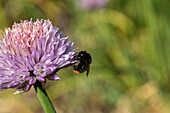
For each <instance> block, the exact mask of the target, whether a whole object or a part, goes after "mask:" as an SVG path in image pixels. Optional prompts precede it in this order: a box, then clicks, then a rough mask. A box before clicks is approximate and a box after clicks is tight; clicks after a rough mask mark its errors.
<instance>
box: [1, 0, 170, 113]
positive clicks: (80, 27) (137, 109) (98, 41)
mask: <svg viewBox="0 0 170 113" xmlns="http://www.w3.org/2000/svg"><path fill="white" fill-rule="evenodd" d="M169 6H170V2H169V1H168V0H1V1H0V29H2V31H4V28H5V27H11V26H12V24H13V23H14V22H20V20H25V19H27V20H30V19H31V18H32V19H33V20H34V21H35V20H36V19H37V18H38V19H50V20H51V21H52V23H53V25H54V26H57V27H59V28H60V30H61V31H63V30H64V31H65V34H66V35H68V36H69V40H71V41H74V42H75V47H79V50H86V51H88V52H89V53H90V54H91V56H92V58H93V62H92V64H91V68H90V74H89V77H88V78H87V77H86V73H83V74H76V73H74V72H73V70H72V68H71V67H69V68H66V69H63V70H61V71H59V73H58V74H59V75H60V76H61V80H59V81H48V82H47V85H46V90H47V93H48V95H49V96H50V98H51V100H52V102H53V104H54V106H55V109H56V111H57V112H58V113H170V107H169V106H170V12H169V11H170V10H169ZM13 92H15V90H14V89H8V90H5V91H1V92H0V113H23V112H24V113H43V112H44V111H43V109H42V107H41V105H40V103H39V100H38V99H37V96H36V93H35V90H34V88H33V87H32V88H31V90H30V91H29V92H27V93H22V94H19V95H13V94H12V93H13Z"/></svg>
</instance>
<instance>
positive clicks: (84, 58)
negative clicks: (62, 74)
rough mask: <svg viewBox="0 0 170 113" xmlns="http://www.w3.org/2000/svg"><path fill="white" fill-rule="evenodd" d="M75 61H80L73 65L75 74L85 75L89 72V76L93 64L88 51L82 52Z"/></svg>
mask: <svg viewBox="0 0 170 113" xmlns="http://www.w3.org/2000/svg"><path fill="white" fill-rule="evenodd" d="M74 60H78V64H77V65H73V70H74V72H75V73H83V72H85V71H87V74H86V75H87V76H88V74H89V71H90V64H91V62H92V58H91V56H90V54H89V53H87V52H86V51H80V52H79V53H78V54H77V55H76V56H75V57H74Z"/></svg>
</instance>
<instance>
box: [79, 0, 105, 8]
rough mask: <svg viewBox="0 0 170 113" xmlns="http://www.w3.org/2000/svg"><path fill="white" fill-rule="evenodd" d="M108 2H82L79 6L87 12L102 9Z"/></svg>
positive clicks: (100, 0)
mask: <svg viewBox="0 0 170 113" xmlns="http://www.w3.org/2000/svg"><path fill="white" fill-rule="evenodd" d="M107 3H108V0H80V1H79V3H78V5H79V6H80V7H81V8H83V9H85V10H93V9H100V8H103V7H105V6H106V5H107Z"/></svg>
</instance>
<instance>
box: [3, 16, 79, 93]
mask: <svg viewBox="0 0 170 113" xmlns="http://www.w3.org/2000/svg"><path fill="white" fill-rule="evenodd" d="M63 34H64V33H63V32H59V28H57V27H54V26H53V25H52V24H51V22H50V21H49V20H43V19H42V20H39V19H37V20H36V21H35V22H33V21H32V19H31V20H30V21H28V20H24V21H21V23H14V25H13V26H12V29H10V28H6V29H5V32H4V33H3V36H2V37H0V90H5V89H8V88H16V89H17V90H22V91H24V92H25V91H28V90H29V89H30V88H31V86H32V85H34V84H35V83H36V81H38V82H45V81H46V79H49V80H59V79H60V77H59V76H58V75H57V74H56V72H57V71H59V70H60V69H62V68H65V67H68V66H71V65H73V64H75V63H76V62H77V61H75V60H73V58H74V55H75V54H76V52H75V51H74V50H75V48H74V49H73V48H72V47H73V45H74V43H73V42H71V41H68V40H67V39H68V37H67V36H65V37H64V36H63Z"/></svg>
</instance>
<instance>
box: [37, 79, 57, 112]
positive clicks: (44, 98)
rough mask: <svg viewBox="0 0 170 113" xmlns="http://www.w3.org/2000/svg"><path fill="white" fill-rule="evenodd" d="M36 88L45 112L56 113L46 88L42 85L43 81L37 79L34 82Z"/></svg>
mask: <svg viewBox="0 0 170 113" xmlns="http://www.w3.org/2000/svg"><path fill="white" fill-rule="evenodd" d="M34 88H35V91H36V93H37V96H38V99H39V101H40V103H41V105H42V107H43V109H44V111H45V113H56V111H55V109H54V107H53V105H52V103H51V101H50V99H49V97H48V95H47V93H46V91H45V89H44V88H43V87H42V84H41V82H38V81H37V82H36V83H35V84H34Z"/></svg>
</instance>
